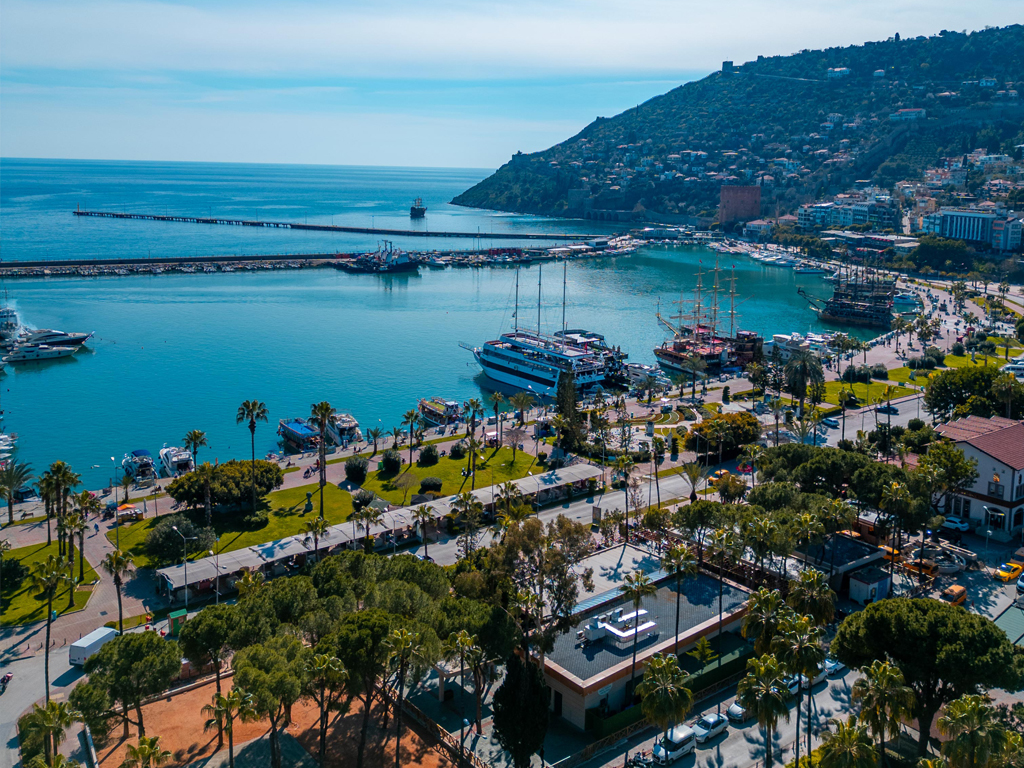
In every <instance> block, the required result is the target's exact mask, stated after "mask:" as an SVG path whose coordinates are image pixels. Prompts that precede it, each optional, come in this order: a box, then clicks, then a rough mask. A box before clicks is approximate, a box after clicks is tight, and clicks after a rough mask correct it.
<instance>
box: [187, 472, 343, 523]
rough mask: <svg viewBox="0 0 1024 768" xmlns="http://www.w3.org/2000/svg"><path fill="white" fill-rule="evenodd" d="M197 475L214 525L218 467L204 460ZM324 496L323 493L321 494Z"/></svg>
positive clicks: (210, 521)
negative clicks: (215, 484)
mask: <svg viewBox="0 0 1024 768" xmlns="http://www.w3.org/2000/svg"><path fill="white" fill-rule="evenodd" d="M195 471H196V477H197V478H198V479H199V482H201V483H202V484H203V506H205V507H206V527H207V528H210V527H212V526H213V501H212V487H213V481H214V480H216V479H217V468H216V467H215V466H213V465H212V464H211V463H210V462H208V461H204V462H203V463H202V464H200V465H199V466H197V467H196V470H195ZM321 496H323V494H321Z"/></svg>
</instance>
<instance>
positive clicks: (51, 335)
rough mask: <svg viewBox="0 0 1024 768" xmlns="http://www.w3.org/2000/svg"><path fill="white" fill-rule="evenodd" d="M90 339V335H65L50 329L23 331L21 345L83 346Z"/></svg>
mask: <svg viewBox="0 0 1024 768" xmlns="http://www.w3.org/2000/svg"><path fill="white" fill-rule="evenodd" d="M91 338H92V333H65V332H64V331H55V330H53V329H52V328H40V329H37V330H34V331H25V333H23V334H22V335H21V343H23V344H49V345H50V346H55V347H73V346H75V345H78V344H85V342H87V341H88V340H89V339H91Z"/></svg>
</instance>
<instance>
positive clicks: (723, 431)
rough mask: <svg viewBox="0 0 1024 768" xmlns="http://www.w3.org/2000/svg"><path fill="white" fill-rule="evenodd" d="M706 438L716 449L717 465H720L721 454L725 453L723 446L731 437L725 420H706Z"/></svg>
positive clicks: (729, 428)
mask: <svg viewBox="0 0 1024 768" xmlns="http://www.w3.org/2000/svg"><path fill="white" fill-rule="evenodd" d="M707 430H708V438H709V439H710V442H711V443H713V444H714V446H715V447H716V448H718V463H719V464H721V463H722V460H723V459H722V454H723V453H724V451H725V444H726V443H727V442H729V438H731V437H732V428H731V427H730V426H729V423H728V422H727V421H726V420H725V419H720V418H719V419H709V420H708V426H707Z"/></svg>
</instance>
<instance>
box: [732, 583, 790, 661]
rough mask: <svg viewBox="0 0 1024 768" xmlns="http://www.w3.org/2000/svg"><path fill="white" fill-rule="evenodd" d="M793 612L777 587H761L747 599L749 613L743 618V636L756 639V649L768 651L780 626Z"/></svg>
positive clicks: (763, 651) (758, 651)
mask: <svg viewBox="0 0 1024 768" xmlns="http://www.w3.org/2000/svg"><path fill="white" fill-rule="evenodd" d="M792 614H793V610H792V609H791V608H790V607H789V606H787V605H786V603H785V602H783V600H782V593H781V592H779V590H777V589H767V588H765V587H761V588H760V589H758V590H757V592H754V593H753V594H752V595H751V596H750V599H749V600H748V601H747V615H746V616H745V617H744V618H743V637H745V638H747V639H748V640H749V639H750V638H753V639H754V651H755V652H757V653H761V654H765V653H768V650H769V648H771V645H772V641H773V640H774V639H775V635H777V634H778V632H779V627H781V626H782V624H783V622H785V621H786V619H788V618H789V617H790V616H791V615H792Z"/></svg>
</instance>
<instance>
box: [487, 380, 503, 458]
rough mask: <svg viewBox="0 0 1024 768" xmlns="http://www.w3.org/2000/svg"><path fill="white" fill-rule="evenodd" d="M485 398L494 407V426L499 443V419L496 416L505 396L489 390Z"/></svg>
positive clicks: (499, 442)
mask: <svg viewBox="0 0 1024 768" xmlns="http://www.w3.org/2000/svg"><path fill="white" fill-rule="evenodd" d="M487 399H488V400H490V401H491V407H492V408H493V409H494V428H495V429H496V430H497V431H498V445H501V420H500V419H499V418H498V411H499V410H500V409H501V404H502V403H504V402H505V396H504V395H503V394H501V392H491V395H490V397H488V398H487Z"/></svg>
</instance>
